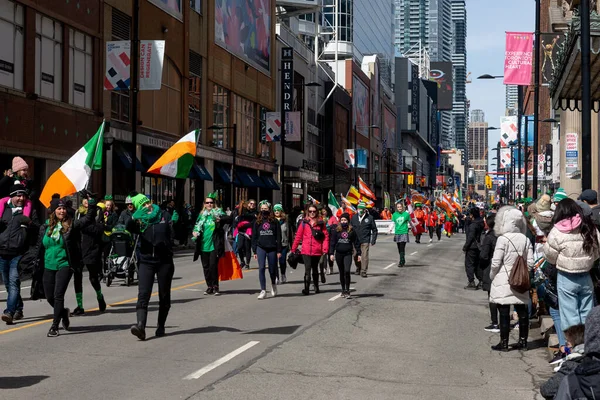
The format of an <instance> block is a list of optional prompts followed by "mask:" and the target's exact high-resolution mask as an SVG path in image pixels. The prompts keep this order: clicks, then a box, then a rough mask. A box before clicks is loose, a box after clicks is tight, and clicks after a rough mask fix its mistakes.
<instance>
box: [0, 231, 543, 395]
mask: <svg viewBox="0 0 600 400" xmlns="http://www.w3.org/2000/svg"><path fill="white" fill-rule="evenodd" d="M412 239H413V238H411V240H412ZM463 241H464V235H462V234H458V235H456V236H455V237H453V238H451V239H448V238H443V239H442V242H440V243H438V242H434V243H433V244H431V245H430V244H428V243H426V242H428V240H423V243H422V244H420V245H419V244H415V243H414V242H412V243H410V244H409V245H408V247H407V254H408V255H409V256H408V260H407V261H408V265H407V266H406V267H405V268H403V269H399V268H397V267H396V262H397V252H396V246H395V244H394V243H393V242H392V237H391V236H388V237H386V236H383V237H382V239H381V240H380V242H379V243H378V244H377V245H376V246H375V247H373V248H372V250H371V255H372V258H371V265H370V268H369V272H370V276H369V277H368V278H366V279H363V278H358V277H356V276H354V275H353V276H352V277H353V281H354V282H353V284H352V287H353V288H354V289H355V291H354V292H353V294H355V295H356V297H354V299H352V300H346V299H343V298H339V297H338V296H337V294H338V292H339V278H338V275H337V272H336V274H335V275H332V276H328V277H327V279H328V282H327V284H326V285H322V287H321V289H322V292H321V294H319V295H311V296H309V297H304V296H302V295H301V294H300V290H301V285H300V281H301V279H302V275H301V272H300V270H298V271H293V273H288V279H289V280H290V283H288V284H286V285H281V286H280V294H279V296H278V297H277V298H270V297H269V298H267V299H266V300H263V301H259V300H257V299H256V296H257V295H258V292H259V291H258V290H257V288H258V277H257V270H255V269H253V270H251V271H248V272H247V271H244V273H245V278H244V279H243V280H239V281H234V282H224V283H222V284H221V290H222V295H221V296H220V297H212V296H205V295H203V291H204V288H205V287H204V284H203V280H202V279H203V277H202V268H201V266H200V264H199V263H192V262H191V255H190V254H189V253H183V254H182V253H179V254H177V258H176V270H175V278H174V281H173V292H172V303H173V305H172V308H171V313H170V315H169V319H168V320H167V336H165V337H164V338H160V339H156V338H154V327H155V321H156V314H157V311H156V310H157V307H158V306H157V298H156V296H154V297H153V300H152V302H151V308H150V310H151V311H150V314H149V325H150V326H149V327H148V328H147V334H148V336H149V339H148V340H147V341H145V342H140V341H138V340H137V339H136V338H134V337H133V336H132V335H131V334H130V332H129V327H130V326H131V325H132V324H133V323H134V322H135V301H136V295H137V289H136V287H125V286H119V285H120V283H119V282H115V283H114V284H113V286H111V287H110V288H103V290H104V292H105V298H106V299H107V302H108V303H109V305H110V306H109V308H108V309H107V311H106V313H104V314H102V315H100V314H98V313H97V312H91V311H90V312H88V313H86V316H83V317H74V318H72V319H71V331H70V332H64V331H62V330H61V336H60V337H58V338H47V337H46V332H47V330H48V328H49V327H50V323H49V320H48V317H49V315H48V314H50V313H51V308H50V306H49V305H48V304H47V303H46V302H45V301H44V302H42V301H39V302H32V301H26V303H25V317H26V318H25V319H24V320H22V321H19V323H18V324H17V325H14V326H5V325H3V326H1V327H0V348H1V349H2V350H1V351H2V372H1V373H0V398H1V399H3V400H9V399H34V398H35V399H66V398H79V399H104V400H110V399H130V400H134V399H139V400H142V399H198V400H199V399H213V400H214V399H228V400H236V399H240V400H241V399H252V398H269V399H365V398H370V399H486V400H493V399H503V400H504V399H507V398H510V399H511V400H518V399H535V398H540V399H541V396H539V394H537V393H538V390H537V387H538V386H539V383H540V382H541V381H542V380H543V379H546V378H547V377H548V376H549V374H550V373H551V371H552V370H551V368H550V366H549V365H548V363H547V359H546V355H547V353H546V350H545V348H544V346H545V343H544V342H543V341H542V337H541V336H540V334H539V331H538V330H534V331H532V332H531V334H530V339H529V340H530V348H535V349H534V350H530V351H529V352H524V353H521V352H517V351H511V352H509V353H502V354H501V353H497V352H492V351H491V350H490V345H491V344H496V343H497V341H498V334H491V333H487V332H485V331H484V330H483V327H484V326H486V325H487V324H488V323H489V311H488V308H487V304H486V296H485V295H484V293H482V292H481V291H477V292H473V291H465V290H463V286H464V285H465V283H466V282H465V281H466V280H465V276H464V267H463V262H464V259H463V253H462V252H461V247H462V244H463ZM252 266H253V267H256V262H255V261H253V265H252ZM300 268H303V267H302V266H300ZM22 286H24V287H26V286H29V284H28V283H27V282H24V283H23V285H22ZM2 289H4V288H2ZM155 289H156V286H155ZM84 292H85V300H84V305H85V306H86V307H87V309H90V310H91V309H92V308H93V307H95V306H96V300H95V294H94V292H93V290H92V288H91V286H90V285H89V282H87V277H86V278H85V280H84ZM23 293H24V297H28V295H29V290H28V289H24V290H23ZM67 294H68V299H67V306H69V307H71V308H73V307H75V297H74V291H73V289H72V285H71V288H69V291H68V293H67ZM0 296H1V297H0V299H1V301H2V305H4V301H5V298H6V293H0ZM513 335H514V334H513ZM515 339H516V338H515V337H514V336H513V337H512V338H511V343H512V342H514V341H515Z"/></svg>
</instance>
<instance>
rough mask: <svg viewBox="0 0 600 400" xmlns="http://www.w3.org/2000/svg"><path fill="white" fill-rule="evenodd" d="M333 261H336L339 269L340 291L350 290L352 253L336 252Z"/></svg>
mask: <svg viewBox="0 0 600 400" xmlns="http://www.w3.org/2000/svg"><path fill="white" fill-rule="evenodd" d="M335 262H336V263H337V266H338V269H339V270H340V283H341V284H342V291H344V292H349V291H350V269H351V267H352V253H348V254H344V253H336V254H335Z"/></svg>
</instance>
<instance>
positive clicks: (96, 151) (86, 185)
mask: <svg viewBox="0 0 600 400" xmlns="http://www.w3.org/2000/svg"><path fill="white" fill-rule="evenodd" d="M105 122H106V119H103V120H102V124H101V125H100V127H101V128H102V130H101V132H100V135H98V140H97V141H96V148H95V149H94V159H93V162H92V166H94V165H96V157H97V156H98V148H99V147H100V146H99V144H100V141H101V140H104V123H105ZM102 149H103V150H104V147H103V148H102ZM100 157H102V155H100ZM92 171H93V169H92ZM90 179H92V173H91V171H90V176H89V177H88V180H87V182H86V183H85V188H84V190H87V188H88V186H89V184H90Z"/></svg>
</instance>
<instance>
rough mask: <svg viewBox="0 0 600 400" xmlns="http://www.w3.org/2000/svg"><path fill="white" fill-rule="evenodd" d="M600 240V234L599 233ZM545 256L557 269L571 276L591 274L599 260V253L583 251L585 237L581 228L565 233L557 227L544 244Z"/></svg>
mask: <svg viewBox="0 0 600 400" xmlns="http://www.w3.org/2000/svg"><path fill="white" fill-rule="evenodd" d="M598 237H599V238H600V233H598ZM544 255H545V256H546V260H548V262H549V263H550V264H554V265H556V269H558V270H559V271H562V272H567V273H571V274H579V273H585V272H589V271H590V270H591V269H592V267H593V266H594V261H596V260H597V259H598V256H599V255H598V252H594V254H588V253H586V252H585V251H584V250H583V237H582V236H581V233H580V230H579V227H577V228H575V229H574V230H572V231H571V232H568V233H565V232H561V231H560V230H558V228H557V227H556V226H555V227H554V228H552V230H551V231H550V234H549V235H548V240H547V241H546V243H545V244H544Z"/></svg>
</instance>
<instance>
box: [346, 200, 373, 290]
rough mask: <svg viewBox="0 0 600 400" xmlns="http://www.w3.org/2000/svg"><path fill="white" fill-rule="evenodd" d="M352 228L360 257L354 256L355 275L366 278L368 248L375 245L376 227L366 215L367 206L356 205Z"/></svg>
mask: <svg viewBox="0 0 600 400" xmlns="http://www.w3.org/2000/svg"><path fill="white" fill-rule="evenodd" d="M351 221H352V228H353V229H354V230H355V231H356V234H357V236H358V242H359V243H360V251H361V257H360V259H359V258H358V255H357V254H355V257H354V264H356V275H360V276H362V277H363V278H366V277H367V271H368V269H369V248H370V247H371V246H375V243H377V225H376V224H375V219H374V218H373V217H371V216H370V215H369V213H367V205H366V204H365V203H364V202H362V201H361V202H360V203H358V214H356V215H354V216H353V217H352V220H351Z"/></svg>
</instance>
